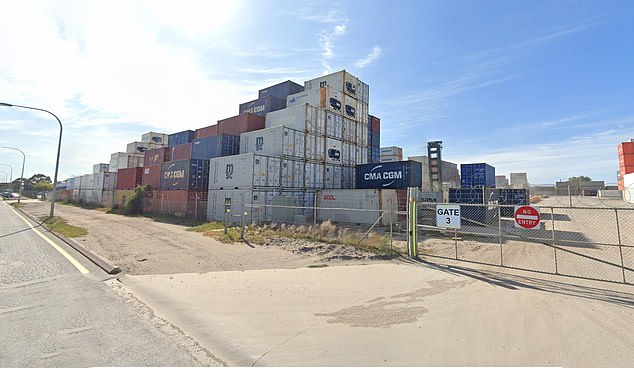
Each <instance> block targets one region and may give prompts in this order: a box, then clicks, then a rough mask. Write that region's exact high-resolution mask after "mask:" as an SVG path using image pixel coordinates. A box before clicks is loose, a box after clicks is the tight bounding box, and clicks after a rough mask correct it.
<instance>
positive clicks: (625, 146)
mask: <svg viewBox="0 0 634 368" xmlns="http://www.w3.org/2000/svg"><path fill="white" fill-rule="evenodd" d="M624 153H630V154H634V142H623V143H619V156H620V155H621V154H624Z"/></svg>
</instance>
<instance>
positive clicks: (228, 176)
mask: <svg viewBox="0 0 634 368" xmlns="http://www.w3.org/2000/svg"><path fill="white" fill-rule="evenodd" d="M225 177H226V179H227V180H230V179H233V164H227V166H225Z"/></svg>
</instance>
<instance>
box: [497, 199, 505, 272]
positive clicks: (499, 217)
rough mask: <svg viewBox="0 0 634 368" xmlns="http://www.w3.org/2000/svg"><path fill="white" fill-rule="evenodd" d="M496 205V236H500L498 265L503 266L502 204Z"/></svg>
mask: <svg viewBox="0 0 634 368" xmlns="http://www.w3.org/2000/svg"><path fill="white" fill-rule="evenodd" d="M497 206H498V236H499V238H500V266H504V258H503V252H502V206H500V205H499V204H498V205H497Z"/></svg>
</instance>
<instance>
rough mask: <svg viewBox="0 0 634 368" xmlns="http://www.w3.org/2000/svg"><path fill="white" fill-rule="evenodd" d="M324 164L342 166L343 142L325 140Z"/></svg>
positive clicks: (332, 139) (330, 139) (331, 139)
mask: <svg viewBox="0 0 634 368" xmlns="http://www.w3.org/2000/svg"><path fill="white" fill-rule="evenodd" d="M326 163H327V164H339V165H342V164H343V141H341V140H338V139H334V138H326Z"/></svg>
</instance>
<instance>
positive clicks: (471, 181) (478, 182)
mask: <svg viewBox="0 0 634 368" xmlns="http://www.w3.org/2000/svg"><path fill="white" fill-rule="evenodd" d="M460 186H461V187H462V188H477V187H480V188H482V187H486V188H495V168H494V167H493V166H491V165H487V164H485V163H480V164H462V165H460Z"/></svg>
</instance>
